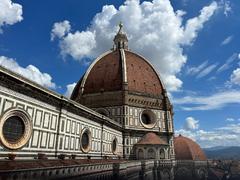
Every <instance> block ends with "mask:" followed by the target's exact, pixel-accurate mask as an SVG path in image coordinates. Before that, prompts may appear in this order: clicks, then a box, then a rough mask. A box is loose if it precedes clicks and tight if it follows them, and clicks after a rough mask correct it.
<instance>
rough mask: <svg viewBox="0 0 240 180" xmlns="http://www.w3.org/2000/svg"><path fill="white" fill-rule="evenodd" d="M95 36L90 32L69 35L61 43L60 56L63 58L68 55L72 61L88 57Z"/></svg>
mask: <svg viewBox="0 0 240 180" xmlns="http://www.w3.org/2000/svg"><path fill="white" fill-rule="evenodd" d="M95 44H96V42H95V34H94V33H92V32H91V31H85V32H84V31H83V32H78V31H77V32H75V33H74V34H72V33H69V34H68V35H67V36H66V37H65V38H64V39H63V40H62V41H61V42H60V47H61V54H62V55H63V56H64V57H65V56H66V55H68V54H70V55H71V56H72V57H73V58H74V59H82V58H84V57H87V56H88V57H90V52H91V50H92V49H93V48H94V47H95V46H96V45H95Z"/></svg>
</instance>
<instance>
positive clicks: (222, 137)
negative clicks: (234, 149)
mask: <svg viewBox="0 0 240 180" xmlns="http://www.w3.org/2000/svg"><path fill="white" fill-rule="evenodd" d="M175 132H176V134H181V135H183V136H186V137H189V138H191V139H193V140H195V141H196V142H197V143H199V144H200V146H201V147H204V148H206V147H214V146H239V144H240V139H239V137H240V124H229V125H227V126H225V127H220V128H215V129H213V130H211V131H207V130H202V129H199V130H196V131H190V130H185V129H179V130H176V131H175Z"/></svg>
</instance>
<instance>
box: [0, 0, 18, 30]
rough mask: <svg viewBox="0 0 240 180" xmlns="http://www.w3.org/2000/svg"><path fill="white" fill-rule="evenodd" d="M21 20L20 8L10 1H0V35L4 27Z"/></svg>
mask: <svg viewBox="0 0 240 180" xmlns="http://www.w3.org/2000/svg"><path fill="white" fill-rule="evenodd" d="M22 20H23V17H22V6H21V5H20V4H17V3H13V2H12V1H11V0H1V1H0V33H2V27H3V26H5V25H13V24H15V23H17V22H20V21H22Z"/></svg>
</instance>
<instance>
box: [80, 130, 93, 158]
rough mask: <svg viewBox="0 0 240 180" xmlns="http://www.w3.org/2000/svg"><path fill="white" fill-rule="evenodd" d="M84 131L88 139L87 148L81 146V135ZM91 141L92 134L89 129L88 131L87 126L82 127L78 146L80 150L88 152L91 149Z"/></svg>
mask: <svg viewBox="0 0 240 180" xmlns="http://www.w3.org/2000/svg"><path fill="white" fill-rule="evenodd" d="M84 133H87V135H88V139H89V143H88V146H87V148H84V147H83V146H82V136H83V134H84ZM91 142H92V134H91V131H90V130H89V129H88V128H84V129H83V130H82V132H81V138H80V147H81V150H82V152H84V153H88V152H89V151H90V150H91V145H92V144H91Z"/></svg>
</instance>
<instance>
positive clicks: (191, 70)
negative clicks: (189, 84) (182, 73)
mask: <svg viewBox="0 0 240 180" xmlns="http://www.w3.org/2000/svg"><path fill="white" fill-rule="evenodd" d="M207 65H208V61H204V62H203V63H202V64H200V65H199V66H196V67H187V71H186V73H187V74H188V75H196V74H198V73H199V72H200V71H202V70H203V69H204V68H205V67H206V66H207Z"/></svg>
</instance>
